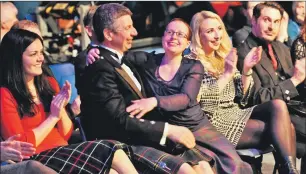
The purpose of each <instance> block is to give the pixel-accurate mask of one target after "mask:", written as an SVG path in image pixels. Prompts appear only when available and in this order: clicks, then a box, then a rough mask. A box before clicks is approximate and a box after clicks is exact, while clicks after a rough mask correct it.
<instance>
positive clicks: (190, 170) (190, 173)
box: [177, 163, 196, 174]
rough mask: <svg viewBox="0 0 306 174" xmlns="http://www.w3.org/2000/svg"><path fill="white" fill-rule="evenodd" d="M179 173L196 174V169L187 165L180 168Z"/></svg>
mask: <svg viewBox="0 0 306 174" xmlns="http://www.w3.org/2000/svg"><path fill="white" fill-rule="evenodd" d="M177 173H178V174H196V172H195V171H194V169H193V168H192V167H191V166H190V165H189V164H187V163H184V164H182V166H181V167H180V169H179V171H178V172H177Z"/></svg>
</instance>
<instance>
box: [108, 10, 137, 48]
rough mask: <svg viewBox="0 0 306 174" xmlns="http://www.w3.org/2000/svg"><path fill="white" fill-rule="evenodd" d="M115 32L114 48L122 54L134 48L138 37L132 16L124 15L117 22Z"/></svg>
mask: <svg viewBox="0 0 306 174" xmlns="http://www.w3.org/2000/svg"><path fill="white" fill-rule="evenodd" d="M113 26H114V30H115V31H112V35H111V36H110V37H111V41H110V42H111V45H112V48H113V49H115V50H117V51H119V52H121V53H122V54H123V53H124V52H126V51H127V50H129V49H130V48H131V47H132V42H133V38H134V37H135V36H137V34H138V33H137V31H136V29H135V28H134V26H133V21H132V18H131V16H130V15H124V16H121V17H119V18H118V19H116V20H115V23H114V25H113Z"/></svg>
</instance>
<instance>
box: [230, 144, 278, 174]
mask: <svg viewBox="0 0 306 174" xmlns="http://www.w3.org/2000/svg"><path fill="white" fill-rule="evenodd" d="M236 151H237V153H238V155H239V156H240V157H241V159H242V160H244V161H245V162H247V163H249V164H250V165H251V166H252V169H253V173H254V174H257V173H258V169H261V163H262V156H263V155H264V154H267V153H270V152H272V153H273V155H274V156H275V150H274V147H273V146H271V145H270V146H268V147H264V148H260V149H256V148H250V149H237V150H236ZM277 167H278V163H277V162H276V161H275V165H274V169H273V174H275V173H276V170H277ZM258 174H259V173H258Z"/></svg>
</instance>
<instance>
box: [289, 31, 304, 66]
mask: <svg viewBox="0 0 306 174" xmlns="http://www.w3.org/2000/svg"><path fill="white" fill-rule="evenodd" d="M291 57H292V61H293V63H295V60H297V59H301V58H303V57H306V43H305V42H304V41H303V38H302V37H298V38H297V39H296V40H295V41H294V42H293V44H292V47H291Z"/></svg>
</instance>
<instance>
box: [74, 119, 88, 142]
mask: <svg viewBox="0 0 306 174" xmlns="http://www.w3.org/2000/svg"><path fill="white" fill-rule="evenodd" d="M80 117H81V116H80V115H78V116H76V117H74V122H75V125H76V126H77V127H78V128H79V131H80V134H81V137H82V140H83V141H86V136H85V132H84V130H83V127H82V124H81V118H80Z"/></svg>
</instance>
